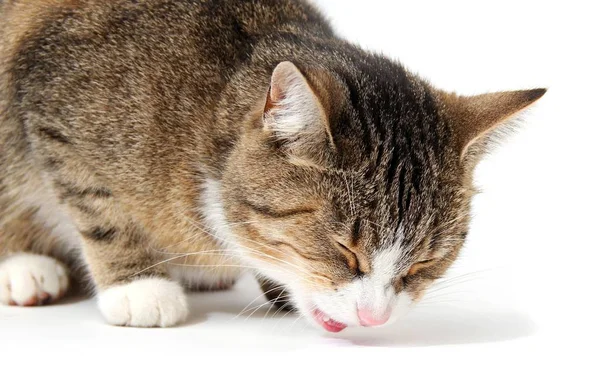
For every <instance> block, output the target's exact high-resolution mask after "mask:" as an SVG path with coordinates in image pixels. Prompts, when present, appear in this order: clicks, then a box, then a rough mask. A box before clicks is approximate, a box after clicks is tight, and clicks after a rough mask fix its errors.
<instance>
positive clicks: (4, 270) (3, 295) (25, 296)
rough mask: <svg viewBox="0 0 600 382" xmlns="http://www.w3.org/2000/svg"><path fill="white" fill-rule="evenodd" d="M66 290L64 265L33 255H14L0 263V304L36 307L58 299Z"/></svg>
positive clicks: (66, 282)
mask: <svg viewBox="0 0 600 382" xmlns="http://www.w3.org/2000/svg"><path fill="white" fill-rule="evenodd" d="M68 286H69V277H68V273H67V270H66V268H65V266H64V265H63V264H61V263H60V262H58V261H57V260H55V259H53V258H50V257H47V256H41V255H34V254H27V253H21V254H15V255H13V256H11V257H9V258H7V259H6V260H4V261H3V262H2V263H0V303H2V304H5V305H18V306H38V305H47V304H50V303H52V302H54V301H56V300H58V299H60V298H61V297H62V296H64V294H65V293H66V291H67V289H68Z"/></svg>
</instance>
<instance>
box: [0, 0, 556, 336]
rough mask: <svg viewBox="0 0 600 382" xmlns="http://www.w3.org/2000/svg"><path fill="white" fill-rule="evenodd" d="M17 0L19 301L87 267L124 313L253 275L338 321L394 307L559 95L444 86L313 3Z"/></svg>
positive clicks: (4, 12)
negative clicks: (524, 130) (506, 151)
mask: <svg viewBox="0 0 600 382" xmlns="http://www.w3.org/2000/svg"><path fill="white" fill-rule="evenodd" d="M0 6H1V8H0V9H1V10H0V25H1V27H0V58H1V61H0V259H1V260H0V261H1V262H0V302H2V303H4V304H13V305H21V306H34V305H40V304H48V303H53V302H55V301H57V300H59V299H60V298H61V297H63V296H64V295H65V294H66V293H67V292H68V290H69V286H70V285H73V284H74V282H78V281H79V282H81V281H82V280H83V282H85V281H86V280H87V281H89V282H91V285H92V286H93V291H94V293H95V294H96V298H97V301H98V307H99V309H100V311H101V313H102V315H103V316H104V318H105V320H106V321H107V322H108V323H110V324H113V325H122V326H136V327H167V326H173V325H177V324H179V323H181V322H184V321H185V319H186V317H187V314H188V307H187V303H186V297H185V288H191V289H196V288H212V289H221V288H228V287H230V286H231V285H233V284H234V282H235V281H236V279H238V278H239V277H240V275H242V274H243V273H244V272H251V273H253V274H255V275H256V277H257V278H258V279H259V280H260V281H261V282H262V284H263V289H264V292H265V294H266V295H267V296H268V297H269V298H270V299H271V300H273V302H275V303H277V304H279V305H280V306H281V307H282V308H284V307H285V308H291V309H295V310H297V311H298V312H299V314H301V315H303V316H305V317H306V318H307V319H308V320H309V321H310V322H312V323H313V324H314V325H316V326H317V327H321V328H323V329H325V330H327V331H329V332H339V331H341V330H343V329H345V328H347V327H349V326H364V327H374V326H380V325H384V324H388V323H390V322H393V321H394V320H396V319H398V318H399V317H401V316H402V315H403V314H405V313H406V312H407V311H408V310H409V309H410V308H411V307H412V306H414V305H415V304H416V303H417V302H418V301H419V300H420V299H421V298H422V296H423V294H424V293H425V291H426V290H427V288H428V286H430V285H431V283H432V282H433V281H435V280H437V279H439V278H440V277H442V276H443V275H444V273H445V271H446V270H447V269H448V267H449V266H450V265H451V264H452V263H453V262H454V261H455V259H456V258H457V256H458V254H459V252H460V250H461V247H462V245H463V243H464V241H465V238H466V236H467V234H468V229H469V211H470V200H471V197H472V195H473V194H474V187H473V184H472V183H473V179H472V178H473V171H474V168H475V166H476V165H477V163H478V162H479V161H480V159H481V157H482V155H483V154H484V153H485V152H486V150H487V148H488V146H489V145H490V144H491V143H492V142H493V140H494V137H495V136H497V135H498V133H499V132H502V131H504V130H505V128H504V127H505V126H507V122H510V121H512V120H514V117H515V116H516V115H518V114H519V113H520V112H521V111H523V110H525V109H527V108H528V107H529V106H530V105H532V104H533V103H534V102H535V101H537V100H538V99H539V98H540V97H542V96H543V95H544V93H545V89H532V90H523V91H509V92H500V93H490V94H482V95H477V96H459V95H456V94H455V93H450V92H446V91H443V90H440V89H437V88H435V87H433V86H432V85H431V84H429V83H428V82H427V81H424V80H422V79H420V78H419V77H417V76H416V75H414V74H412V73H410V72H409V71H407V70H405V69H404V68H403V67H402V65H401V64H399V63H397V62H395V61H393V60H391V59H388V58H386V57H383V56H382V55H378V54H373V53H369V52H367V51H365V50H363V49H361V48H359V47H358V46H356V45H354V44H352V43H349V42H347V41H345V40H343V39H342V38H340V37H338V36H337V35H336V34H335V32H334V31H333V30H332V27H331V26H330V24H329V23H328V22H327V20H326V19H325V18H324V17H323V16H322V15H321V13H320V12H319V11H318V9H316V8H315V6H314V5H312V4H310V3H309V2H306V1H302V0H277V1H276V0H248V1H236V0H203V1H201V0H138V1H136V0H115V1H111V2H104V1H100V0H27V1H26V0H12V1H11V0H9V1H6V0H5V1H3V2H0Z"/></svg>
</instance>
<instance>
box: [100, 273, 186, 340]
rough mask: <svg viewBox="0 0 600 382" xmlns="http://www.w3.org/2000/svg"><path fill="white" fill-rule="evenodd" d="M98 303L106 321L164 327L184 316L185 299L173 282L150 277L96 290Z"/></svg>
mask: <svg viewBox="0 0 600 382" xmlns="http://www.w3.org/2000/svg"><path fill="white" fill-rule="evenodd" d="M98 306H99V307H100V311H101V312H102V314H103V315H104V318H106V320H107V321H108V323H109V324H112V325H119V326H138V327H146V328H147V327H157V326H159V327H163V328H164V327H167V326H173V325H175V324H177V323H179V322H182V321H183V320H185V318H186V317H187V313H188V308H187V300H186V297H185V293H184V292H183V288H182V287H181V286H180V285H179V284H178V283H176V282H174V281H170V280H166V279H161V278H149V279H141V280H136V281H133V282H131V283H129V284H125V285H120V286H115V287H112V288H109V289H107V290H104V291H102V292H100V293H99V294H98Z"/></svg>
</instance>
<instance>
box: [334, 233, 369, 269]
mask: <svg viewBox="0 0 600 382" xmlns="http://www.w3.org/2000/svg"><path fill="white" fill-rule="evenodd" d="M334 244H335V246H336V248H337V249H338V251H340V253H341V254H342V255H344V257H345V258H346V263H347V264H348V268H350V270H351V271H352V272H354V273H356V274H357V275H362V274H363V273H364V272H363V271H362V270H361V269H360V263H359V260H358V255H357V254H356V252H354V251H353V250H351V249H350V248H348V247H347V246H346V245H345V244H343V243H341V242H340V241H339V240H335V241H334Z"/></svg>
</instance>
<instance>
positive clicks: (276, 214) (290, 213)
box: [242, 200, 317, 219]
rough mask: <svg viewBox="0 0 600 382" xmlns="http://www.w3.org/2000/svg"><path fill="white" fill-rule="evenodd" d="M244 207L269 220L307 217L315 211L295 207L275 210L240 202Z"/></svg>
mask: <svg viewBox="0 0 600 382" xmlns="http://www.w3.org/2000/svg"><path fill="white" fill-rule="evenodd" d="M242 203H243V204H244V205H245V206H246V207H248V208H250V209H251V210H252V211H254V212H256V213H258V214H260V215H263V216H266V217H269V218H273V219H285V218H290V217H294V216H297V215H307V214H312V213H315V212H316V211H317V210H316V209H315V208H310V207H297V208H291V209H287V210H275V209H273V208H271V207H267V206H259V205H257V204H254V203H251V202H249V201H247V200H244V201H243V202H242Z"/></svg>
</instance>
